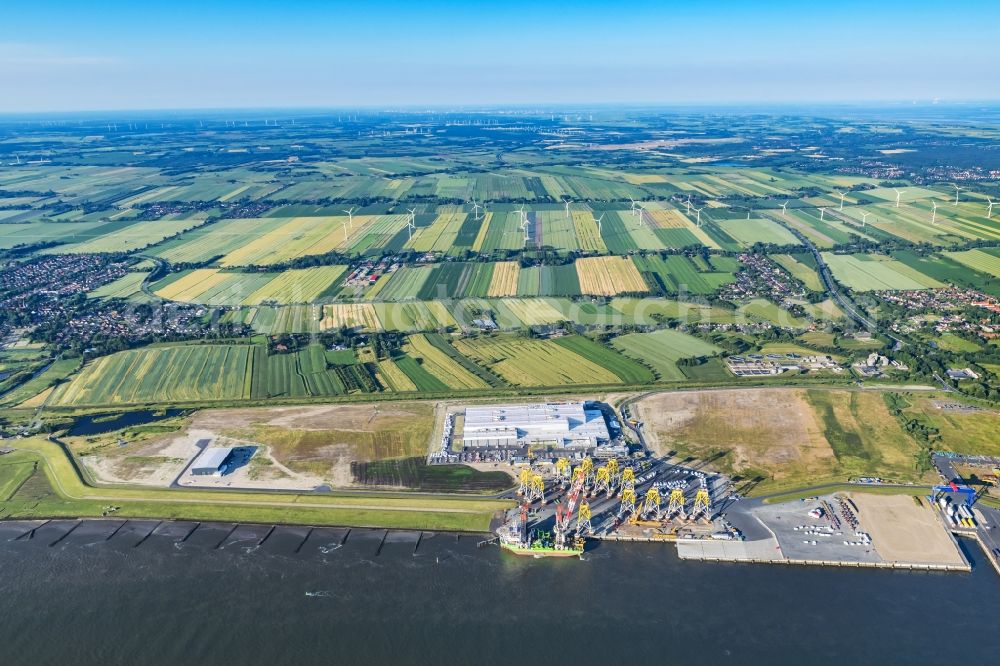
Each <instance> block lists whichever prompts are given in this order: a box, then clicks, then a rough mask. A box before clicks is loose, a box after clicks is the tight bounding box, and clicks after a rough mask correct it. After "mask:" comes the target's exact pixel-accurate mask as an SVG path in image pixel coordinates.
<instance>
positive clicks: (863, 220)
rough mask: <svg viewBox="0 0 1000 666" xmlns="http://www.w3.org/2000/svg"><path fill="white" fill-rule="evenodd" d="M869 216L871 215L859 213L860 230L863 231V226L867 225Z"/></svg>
mask: <svg viewBox="0 0 1000 666" xmlns="http://www.w3.org/2000/svg"><path fill="white" fill-rule="evenodd" d="M869 215H871V213H861V228H862V229H864V227H865V224H867V220H868V216H869Z"/></svg>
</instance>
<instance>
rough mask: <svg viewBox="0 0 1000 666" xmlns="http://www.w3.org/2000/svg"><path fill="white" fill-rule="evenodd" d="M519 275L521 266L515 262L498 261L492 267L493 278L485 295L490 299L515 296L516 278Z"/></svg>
mask: <svg viewBox="0 0 1000 666" xmlns="http://www.w3.org/2000/svg"><path fill="white" fill-rule="evenodd" d="M519 275H521V264H520V263H518V262H516V261H500V262H497V263H496V264H495V265H494V267H493V277H492V278H491V279H490V288H489V289H488V290H487V291H486V295H487V296H489V297H490V298H495V297H500V296H517V278H518V276H519Z"/></svg>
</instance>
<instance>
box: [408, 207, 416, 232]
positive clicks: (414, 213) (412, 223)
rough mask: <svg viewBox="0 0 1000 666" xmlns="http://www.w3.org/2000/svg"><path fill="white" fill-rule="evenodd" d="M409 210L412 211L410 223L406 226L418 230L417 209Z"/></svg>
mask: <svg viewBox="0 0 1000 666" xmlns="http://www.w3.org/2000/svg"><path fill="white" fill-rule="evenodd" d="M407 210H408V211H410V221H409V222H407V223H406V226H408V227H411V228H413V229H416V228H417V209H416V208H407Z"/></svg>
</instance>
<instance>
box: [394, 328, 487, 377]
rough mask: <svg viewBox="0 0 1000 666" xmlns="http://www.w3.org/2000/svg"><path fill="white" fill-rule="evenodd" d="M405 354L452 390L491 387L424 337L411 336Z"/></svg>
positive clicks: (404, 348) (407, 341) (405, 346)
mask: <svg viewBox="0 0 1000 666" xmlns="http://www.w3.org/2000/svg"><path fill="white" fill-rule="evenodd" d="M403 352H404V353H405V354H406V355H407V356H410V357H412V358H414V359H419V360H420V362H421V366H422V367H423V368H424V369H425V370H427V371H428V372H430V373H431V374H432V375H433V376H435V377H437V378H438V379H439V380H440V381H441V382H443V383H444V384H445V385H446V386H447V387H448V388H450V389H456V390H458V389H484V388H488V387H489V385H488V384H487V383H486V382H485V381H483V380H482V379H480V378H479V377H477V376H476V375H474V374H472V373H471V372H469V371H468V370H466V369H465V368H464V367H462V366H461V365H459V364H458V363H456V362H455V361H454V360H453V359H452V358H450V357H449V356H448V355H447V354H445V353H444V352H443V351H441V350H440V349H438V348H437V347H435V346H434V345H432V344H431V342H430V341H429V340H428V338H427V337H426V336H424V335H411V336H409V337H408V338H407V339H406V344H405V345H404V346H403Z"/></svg>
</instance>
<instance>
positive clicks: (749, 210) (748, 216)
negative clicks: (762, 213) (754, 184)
mask: <svg viewBox="0 0 1000 666" xmlns="http://www.w3.org/2000/svg"><path fill="white" fill-rule="evenodd" d="M752 212H753V209H752V208H747V219H748V220H749V219H750V213H752Z"/></svg>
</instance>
